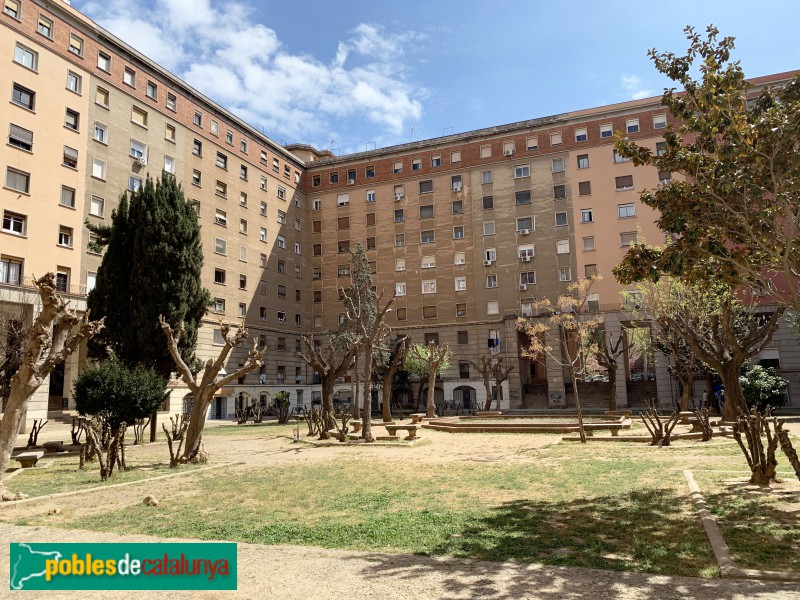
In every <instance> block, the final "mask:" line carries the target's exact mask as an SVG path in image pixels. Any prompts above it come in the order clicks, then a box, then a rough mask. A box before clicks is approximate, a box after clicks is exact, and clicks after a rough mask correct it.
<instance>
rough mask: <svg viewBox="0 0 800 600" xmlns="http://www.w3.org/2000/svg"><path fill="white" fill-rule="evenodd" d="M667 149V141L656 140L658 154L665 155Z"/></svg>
mask: <svg viewBox="0 0 800 600" xmlns="http://www.w3.org/2000/svg"><path fill="white" fill-rule="evenodd" d="M666 151H667V142H656V156H664V152H666Z"/></svg>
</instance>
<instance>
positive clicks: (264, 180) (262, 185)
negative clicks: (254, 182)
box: [259, 175, 267, 192]
mask: <svg viewBox="0 0 800 600" xmlns="http://www.w3.org/2000/svg"><path fill="white" fill-rule="evenodd" d="M259 187H260V188H261V189H262V190H264V191H265V192H266V191H267V178H266V177H264V176H263V175H262V176H261V183H260V184H259Z"/></svg>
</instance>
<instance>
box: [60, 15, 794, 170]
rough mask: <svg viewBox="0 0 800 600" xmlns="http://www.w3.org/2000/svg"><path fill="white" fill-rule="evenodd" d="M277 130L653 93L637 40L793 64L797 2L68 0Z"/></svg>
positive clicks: (344, 128)
mask: <svg viewBox="0 0 800 600" xmlns="http://www.w3.org/2000/svg"><path fill="white" fill-rule="evenodd" d="M73 5H74V6H75V7H76V8H78V9H79V10H81V11H83V12H84V13H86V14H87V15H89V16H90V17H91V18H93V19H94V20H95V21H97V22H98V23H100V24H101V25H102V26H103V27H105V28H106V29H108V30H110V31H111V32H112V33H114V34H116V35H118V36H119V37H120V38H122V39H123V40H125V41H126V42H128V43H129V44H131V45H132V46H134V47H135V48H137V49H138V50H140V51H141V52H143V53H144V54H146V55H147V56H149V57H150V58H152V59H154V60H156V61H157V62H159V63H160V64H162V65H164V66H166V67H167V68H168V69H170V70H171V71H172V72H174V73H176V74H177V75H179V76H180V77H182V78H184V79H185V80H186V81H188V82H189V83H190V84H192V85H193V86H195V87H197V88H198V89H200V90H201V91H202V92H203V93H205V94H207V95H208V96H210V97H211V98H213V99H214V100H216V101H217V102H219V103H220V104H222V105H223V106H225V107H227V108H229V109H230V110H232V111H233V112H235V113H236V114H238V115H239V116H240V117H242V118H243V119H245V120H246V121H248V122H249V123H251V124H253V125H257V126H259V127H260V128H262V129H263V130H264V131H265V133H266V134H267V135H269V136H270V137H271V138H273V139H274V140H276V141H278V142H282V143H293V142H302V143H307V144H312V145H314V146H317V147H318V148H331V147H333V148H336V149H338V151H337V152H338V153H342V154H344V153H349V152H358V151H362V150H365V149H371V148H373V147H376V146H377V147H384V146H388V145H392V144H398V143H405V142H408V141H410V140H412V139H413V140H420V139H426V138H430V137H436V136H440V135H442V134H443V133H451V132H460V131H468V130H471V129H478V128H481V127H487V126H491V125H499V124H503V123H510V122H514V121H520V120H524V119H530V118H536V117H541V116H547V115H552V114H557V113H561V112H566V111H569V110H576V109H581V108H590V107H594V106H600V105H603V104H610V103H613V102H619V101H623V100H629V99H632V98H636V97H646V96H651V95H658V94H660V93H661V92H662V90H663V88H664V86H665V85H667V84H668V82H667V81H666V80H665V79H664V78H662V77H661V76H660V75H659V74H658V73H657V72H656V71H655V69H654V67H653V65H652V63H651V61H650V60H649V59H648V57H647V50H648V49H650V48H653V47H655V48H657V49H659V50H663V51H667V50H669V51H674V52H676V53H678V52H680V53H682V52H684V51H685V50H686V40H685V38H684V36H683V27H684V26H685V25H687V24H691V25H693V26H695V27H696V28H698V29H700V30H704V29H705V26H706V25H707V24H708V23H711V22H713V23H714V24H715V25H717V27H719V29H720V31H721V33H722V34H723V35H733V36H735V37H736V40H737V41H736V51H735V58H737V59H739V60H741V62H742V66H743V68H744V71H745V73H746V74H747V75H748V76H751V77H755V76H758V75H766V74H770V73H778V72H782V71H791V70H794V69H800V44H798V43H797V41H796V39H795V38H796V35H797V34H796V32H795V29H796V24H797V21H798V17H800V5H798V4H797V3H796V2H793V1H789V0H786V1H784V0H778V1H774V2H768V3H767V2H762V3H757V2H731V1H727V2H723V1H717V0H713V1H708V0H702V1H697V0H695V1H694V2H684V1H679V2H672V3H666V4H665V3H655V2H646V1H642V0H639V1H638V2H629V1H621V0H620V1H616V0H607V1H604V2H590V1H588V0H587V1H583V2H580V1H579V2H574V3H558V2H543V1H540V0H527V1H525V0H509V1H500V2H495V3H488V2H475V1H473V0H462V1H460V2H455V1H445V0H438V1H436V0H427V1H425V2H422V1H420V0H405V1H404V2H402V3H400V2H375V0H369V1H366V0H348V1H347V2H331V1H330V0H327V1H321V0H307V1H306V2H303V3H297V4H291V3H287V2H277V1H274V0H227V1H222V0H140V1H137V2H132V1H130V0H73Z"/></svg>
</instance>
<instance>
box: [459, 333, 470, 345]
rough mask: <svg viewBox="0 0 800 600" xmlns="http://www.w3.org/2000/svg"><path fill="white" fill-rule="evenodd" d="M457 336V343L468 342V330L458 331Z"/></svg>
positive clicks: (463, 343)
mask: <svg viewBox="0 0 800 600" xmlns="http://www.w3.org/2000/svg"><path fill="white" fill-rule="evenodd" d="M457 336H458V343H459V345H462V346H463V345H465V344H469V332H467V331H459V332H457Z"/></svg>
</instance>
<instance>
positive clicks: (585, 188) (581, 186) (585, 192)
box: [578, 181, 592, 196]
mask: <svg viewBox="0 0 800 600" xmlns="http://www.w3.org/2000/svg"><path fill="white" fill-rule="evenodd" d="M578 193H579V194H580V195H581V196H590V195H591V194H592V182H591V181H581V182H580V183H578Z"/></svg>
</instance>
